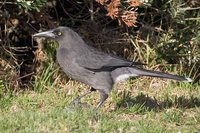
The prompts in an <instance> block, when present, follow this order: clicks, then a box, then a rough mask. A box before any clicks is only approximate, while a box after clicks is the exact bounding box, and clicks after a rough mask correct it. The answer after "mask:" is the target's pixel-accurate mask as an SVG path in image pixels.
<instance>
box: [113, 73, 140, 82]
mask: <svg viewBox="0 0 200 133" xmlns="http://www.w3.org/2000/svg"><path fill="white" fill-rule="evenodd" d="M137 76H138V75H137V74H122V75H119V76H118V77H117V78H116V79H115V82H119V81H125V80H127V79H128V78H130V77H137Z"/></svg>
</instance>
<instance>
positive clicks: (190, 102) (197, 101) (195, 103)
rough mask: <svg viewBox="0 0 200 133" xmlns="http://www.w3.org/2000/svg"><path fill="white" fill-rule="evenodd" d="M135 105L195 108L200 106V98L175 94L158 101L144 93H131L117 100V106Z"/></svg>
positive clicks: (155, 107) (159, 108) (149, 108)
mask: <svg viewBox="0 0 200 133" xmlns="http://www.w3.org/2000/svg"><path fill="white" fill-rule="evenodd" d="M135 105H139V106H140V107H145V110H146V111H151V110H154V111H161V110H164V109H168V108H172V107H173V108H194V107H200V98H198V97H194V96H190V97H189V98H188V97H185V96H175V97H173V98H171V97H166V98H165V99H164V100H162V101H158V100H157V99H156V98H155V97H153V98H152V97H150V96H148V95H145V94H143V93H140V94H139V95H137V96H136V97H132V96H130V95H128V96H126V97H124V98H123V99H121V100H120V101H118V102H117V108H118V109H120V108H130V107H133V106H135Z"/></svg>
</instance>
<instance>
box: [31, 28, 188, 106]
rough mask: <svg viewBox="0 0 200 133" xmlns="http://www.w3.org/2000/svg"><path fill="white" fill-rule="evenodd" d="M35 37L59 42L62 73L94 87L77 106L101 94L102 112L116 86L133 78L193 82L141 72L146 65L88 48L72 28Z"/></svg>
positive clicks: (155, 73)
mask: <svg viewBox="0 0 200 133" xmlns="http://www.w3.org/2000/svg"><path fill="white" fill-rule="evenodd" d="M33 37H47V38H53V39H55V40H56V41H57V42H58V44H59V47H58V48H57V55H56V56H57V60H58V63H59V65H60V66H61V68H62V70H63V71H64V72H65V73H66V74H67V75H68V76H70V77H71V78H73V79H75V80H78V81H80V82H83V83H85V84H87V85H89V86H91V87H92V89H90V90H89V91H88V92H86V93H85V94H83V95H82V96H79V97H78V98H76V99H75V100H74V101H73V102H72V103H73V104H78V103H79V101H80V99H81V98H82V97H84V96H85V95H87V94H89V93H91V92H92V91H94V90H98V91H99V92H100V102H99V104H98V105H97V108H99V107H100V106H101V105H102V104H103V103H104V101H105V100H106V99H107V97H108V94H109V93H110V91H111V89H112V87H113V85H114V84H115V83H116V82H118V81H123V80H126V79H128V78H130V77H138V76H151V77H159V78H167V79H173V80H178V81H188V82H191V81H192V80H191V79H190V78H185V77H182V76H176V75H172V74H167V73H163V72H157V71H151V70H145V69H142V68H138V67H137V65H142V63H139V62H132V61H129V60H126V59H123V58H120V57H117V56H114V55H110V54H107V53H103V52H101V51H99V50H97V49H95V48H93V47H91V46H89V45H87V44H86V43H85V42H84V41H83V39H82V38H81V37H80V36H79V35H78V34H77V33H76V32H74V31H73V30H72V29H70V28H68V27H58V28H56V29H53V30H49V31H46V32H41V33H37V34H35V35H33Z"/></svg>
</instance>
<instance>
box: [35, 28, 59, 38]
mask: <svg viewBox="0 0 200 133" xmlns="http://www.w3.org/2000/svg"><path fill="white" fill-rule="evenodd" d="M32 37H45V38H55V37H56V36H55V34H54V33H53V30H49V31H45V32H40V33H36V34H34V35H32Z"/></svg>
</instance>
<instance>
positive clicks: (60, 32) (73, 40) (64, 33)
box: [32, 26, 85, 48]
mask: <svg viewBox="0 0 200 133" xmlns="http://www.w3.org/2000/svg"><path fill="white" fill-rule="evenodd" d="M32 37H34V38H36V37H43V38H51V39H53V40H55V41H57V42H58V44H59V47H67V48H71V47H73V48H74V47H76V46H78V47H80V46H81V45H85V42H84V41H83V39H82V38H81V37H80V36H79V35H78V34H77V33H76V32H75V31H73V30H72V29H71V28H69V27H63V26H59V27H57V28H55V29H52V30H48V31H44V32H40V33H36V34H34V35H32Z"/></svg>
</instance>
